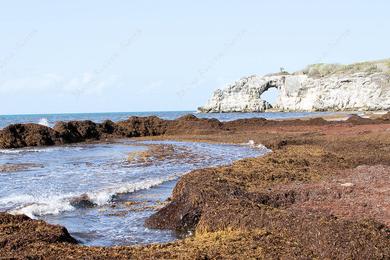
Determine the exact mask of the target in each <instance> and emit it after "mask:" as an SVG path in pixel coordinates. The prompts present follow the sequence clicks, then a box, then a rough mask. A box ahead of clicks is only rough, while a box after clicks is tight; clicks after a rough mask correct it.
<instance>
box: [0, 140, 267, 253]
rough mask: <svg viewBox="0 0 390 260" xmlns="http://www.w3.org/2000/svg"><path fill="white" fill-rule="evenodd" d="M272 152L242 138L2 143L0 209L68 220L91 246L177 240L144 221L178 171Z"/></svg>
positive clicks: (65, 222)
mask: <svg viewBox="0 0 390 260" xmlns="http://www.w3.org/2000/svg"><path fill="white" fill-rule="evenodd" d="M153 147H154V148H153ZM148 149H150V151H151V153H149V154H148V153H147V152H145V151H147V150H148ZM153 151H154V152H155V153H157V154H155V155H153V153H152V152H153ZM266 152H268V151H267V150H265V149H263V148H261V149H259V148H251V147H249V146H244V145H223V144H208V143H191V142H173V141H148V142H134V141H128V140H120V141H118V142H113V143H104V144H82V145H71V146H61V147H46V148H26V149H12V150H0V167H2V169H3V171H0V187H1V188H0V211H8V212H10V213H12V214H26V215H28V216H30V217H32V218H37V219H43V220H45V221H48V222H49V223H53V224H60V225H63V226H65V227H66V228H67V229H68V230H69V232H70V233H71V234H72V235H73V236H74V237H75V238H77V239H78V240H80V241H81V242H82V243H84V244H86V245H99V246H112V245H127V244H138V243H154V242H167V241H172V240H174V239H176V238H177V234H175V233H174V232H172V231H162V230H152V229H148V228H145V227H144V221H145V219H146V218H147V217H148V216H150V215H151V214H153V213H154V212H155V211H156V210H157V209H158V208H159V207H162V206H163V205H164V202H165V200H166V199H167V198H168V197H169V196H170V195H171V192H172V189H173V187H174V185H175V183H176V181H177V179H178V178H179V177H180V176H182V175H183V174H185V173H187V172H189V171H191V170H194V169H199V168H204V167H209V166H218V165H225V164H229V163H232V162H233V161H235V160H239V159H243V158H248V157H255V156H259V155H262V154H264V153H266ZM145 154H146V156H145ZM129 158H130V160H129ZM0 169H1V168H0Z"/></svg>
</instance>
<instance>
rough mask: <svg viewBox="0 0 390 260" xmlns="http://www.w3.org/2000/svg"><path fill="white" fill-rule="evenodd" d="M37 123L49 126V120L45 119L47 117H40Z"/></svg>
mask: <svg viewBox="0 0 390 260" xmlns="http://www.w3.org/2000/svg"><path fill="white" fill-rule="evenodd" d="M38 124H40V125H43V126H47V127H49V126H50V123H49V120H47V118H41V119H39V122H38Z"/></svg>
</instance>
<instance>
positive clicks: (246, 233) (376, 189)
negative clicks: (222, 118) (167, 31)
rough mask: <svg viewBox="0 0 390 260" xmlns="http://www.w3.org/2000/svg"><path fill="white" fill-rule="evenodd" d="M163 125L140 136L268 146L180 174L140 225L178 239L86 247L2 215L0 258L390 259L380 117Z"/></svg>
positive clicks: (55, 230) (389, 157)
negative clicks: (261, 152) (158, 132)
mask: <svg viewBox="0 0 390 260" xmlns="http://www.w3.org/2000/svg"><path fill="white" fill-rule="evenodd" d="M168 130H169V131H166V132H164V135H162V136H152V137H148V136H144V137H142V139H170V140H171V139H173V140H188V141H199V142H218V143H248V142H249V141H250V140H253V142H251V143H254V144H263V145H266V146H267V147H269V148H271V149H272V150H273V152H272V153H270V154H268V155H266V156H264V157H259V158H252V159H245V160H241V161H238V162H235V163H233V164H232V165H230V166H224V167H216V168H208V169H201V170H196V171H193V172H191V173H189V174H187V175H185V176H183V177H182V178H181V179H180V180H179V182H178V183H177V185H176V187H175V189H174V191H173V194H172V197H171V198H170V200H169V201H168V202H167V204H166V205H165V204H164V205H165V206H164V207H162V208H160V209H159V210H158V211H156V213H155V214H154V215H153V216H152V217H151V218H149V219H148V220H147V222H146V225H147V226H148V227H153V228H164V229H175V230H178V231H182V232H187V233H188V234H193V235H192V236H190V237H188V238H185V239H183V240H179V241H177V242H172V243H167V244H156V245H149V246H128V247H126V246H125V247H113V248H104V247H85V246H82V245H77V244H75V241H74V240H72V238H71V237H70V236H69V234H68V233H67V232H66V230H64V229H63V228H59V227H56V226H51V225H48V224H46V223H44V222H42V221H35V220H29V219H27V218H21V217H13V216H10V215H8V214H1V215H0V257H27V256H28V257H37V258H40V257H42V258H50V257H52V258H55V257H59V256H62V257H65V256H66V257H68V258H114V257H116V258H136V259H145V258H155V259H156V258H159V259H170V258H182V259H183V258H184V259H194V258H198V259H210V258H219V259H226V258H236V259H237V258H239V259H247V258H260V259H277V258H288V259H291V258H293V259H296V258H305V259H306V258H332V259H345V258H353V259H388V258H390V201H389V198H390V180H389V178H390V153H389V151H390V120H389V115H388V114H387V115H384V116H383V117H381V118H379V119H374V120H370V119H364V118H360V117H356V116H355V117H351V118H350V119H348V120H346V121H340V122H328V121H326V120H323V119H309V120H286V121H264V120H261V119H244V120H236V121H233V122H226V123H224V124H223V125H222V126H221V124H218V123H217V122H215V121H212V122H209V121H203V120H200V121H199V120H196V119H193V118H192V119H191V118H187V119H186V120H185V121H181V122H179V123H175V124H174V125H173V126H169V129H168ZM138 139H139V138H138ZM169 152H170V151H169V149H168V150H166V151H163V153H167V154H168V155H169Z"/></svg>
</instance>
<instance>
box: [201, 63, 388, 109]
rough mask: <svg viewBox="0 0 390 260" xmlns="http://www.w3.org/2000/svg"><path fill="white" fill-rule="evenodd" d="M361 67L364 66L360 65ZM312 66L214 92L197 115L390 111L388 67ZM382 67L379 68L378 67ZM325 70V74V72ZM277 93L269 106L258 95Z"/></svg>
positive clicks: (382, 65) (249, 80)
mask: <svg viewBox="0 0 390 260" xmlns="http://www.w3.org/2000/svg"><path fill="white" fill-rule="evenodd" d="M362 64H363V65H362ZM362 64H354V65H347V66H342V65H332V66H331V65H321V66H319V65H312V66H309V67H308V68H307V69H306V70H304V71H300V72H296V73H294V74H288V73H281V74H279V75H271V76H263V77H261V76H250V77H245V78H242V79H240V80H239V81H237V82H235V83H234V84H232V85H229V86H228V87H227V88H226V89H223V90H219V89H218V90H216V91H215V92H214V94H213V95H212V97H211V98H210V100H209V101H208V103H207V104H206V105H205V106H203V107H199V108H198V111H199V112H203V113H210V112H264V111H266V110H269V109H270V108H272V111H375V110H388V109H390V73H389V71H390V65H389V64H390V63H388V62H385V61H381V62H376V63H367V64H366V63H362ZM380 65H381V66H380ZM325 68H326V70H325ZM270 88H276V89H278V90H279V96H278V98H277V101H276V104H274V105H273V106H271V105H270V104H269V103H268V102H267V101H265V100H262V98H261V95H262V94H263V93H264V92H266V91H267V90H268V89H270Z"/></svg>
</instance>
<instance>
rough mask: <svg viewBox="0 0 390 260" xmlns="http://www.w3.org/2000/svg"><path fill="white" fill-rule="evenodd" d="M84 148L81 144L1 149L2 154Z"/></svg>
mask: <svg viewBox="0 0 390 260" xmlns="http://www.w3.org/2000/svg"><path fill="white" fill-rule="evenodd" d="M67 149H72V150H76V151H78V150H83V149H86V147H81V146H62V147H45V148H15V149H0V154H23V153H49V152H55V151H60V150H67Z"/></svg>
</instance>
